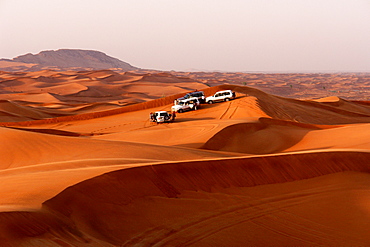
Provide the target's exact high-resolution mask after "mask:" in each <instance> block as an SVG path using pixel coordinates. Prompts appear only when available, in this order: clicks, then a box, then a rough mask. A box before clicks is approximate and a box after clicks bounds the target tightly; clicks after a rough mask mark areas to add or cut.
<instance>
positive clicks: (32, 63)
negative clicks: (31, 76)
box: [0, 49, 138, 71]
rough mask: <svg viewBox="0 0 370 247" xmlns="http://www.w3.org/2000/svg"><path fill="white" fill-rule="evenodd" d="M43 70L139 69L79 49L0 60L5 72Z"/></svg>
mask: <svg viewBox="0 0 370 247" xmlns="http://www.w3.org/2000/svg"><path fill="white" fill-rule="evenodd" d="M42 69H54V70H98V69H115V70H119V71H130V70H137V69H138V68H136V67H134V66H132V65H130V64H129V63H126V62H123V61H121V60H119V59H117V58H113V57H110V56H108V55H106V54H105V53H103V52H100V51H93V50H79V49H59V50H56V51H53V50H51V51H42V52H40V53H38V54H36V55H34V54H31V53H28V54H25V55H21V56H18V57H15V58H13V59H0V70H4V71H37V70H42Z"/></svg>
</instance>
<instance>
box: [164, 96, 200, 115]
mask: <svg viewBox="0 0 370 247" xmlns="http://www.w3.org/2000/svg"><path fill="white" fill-rule="evenodd" d="M199 105H200V102H199V100H198V99H197V98H190V99H184V100H177V101H175V105H173V106H172V107H171V110H172V111H173V112H178V113H181V112H184V111H191V110H197V109H198V108H199Z"/></svg>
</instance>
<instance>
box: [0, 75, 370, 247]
mask: <svg viewBox="0 0 370 247" xmlns="http://www.w3.org/2000/svg"><path fill="white" fill-rule="evenodd" d="M212 74H213V76H214V77H213V78H212V77H211V75H209V74H208V75H204V74H201V73H193V74H189V73H185V72H184V73H180V72H177V73H165V72H161V73H153V72H143V71H141V72H140V73H139V72H124V73H119V72H114V71H111V70H99V71H79V72H76V71H53V70H42V71H34V72H0V92H1V94H0V146H1V148H0V157H1V160H0V161H1V162H0V185H1V186H0V195H1V196H0V246H369V245H370V235H369V231H370V174H369V172H370V102H369V101H368V99H367V98H366V94H365V93H364V92H365V91H366V87H367V85H369V82H368V81H366V80H365V79H366V78H367V77H368V75H362V77H361V78H365V79H364V83H363V89H362V90H363V91H361V92H360V91H353V90H351V86H350V83H349V82H350V81H351V79H349V82H348V85H347V88H343V85H346V82H345V81H344V80H343V79H338V77H336V76H335V75H333V76H329V75H327V76H326V77H327V78H329V79H330V80H328V82H327V83H328V84H325V85H329V84H330V87H331V88H340V87H341V88H343V89H346V90H347V91H348V92H351V98H348V97H341V95H340V94H338V95H335V92H328V91H326V93H325V92H324V91H322V90H318V88H319V89H320V88H321V89H322V88H323V87H327V86H322V84H319V86H318V87H316V88H313V84H314V83H312V82H315V80H313V79H312V78H311V79H310V77H309V75H302V76H301V84H300V87H302V88H303V89H302V90H301V91H296V92H297V93H296V94H295V95H294V96H297V97H294V98H293V97H283V96H284V93H280V94H279V93H276V94H273V93H271V91H273V89H271V91H269V90H266V91H265V90H260V89H261V88H260V87H263V85H267V84H268V85H270V86H271V83H272V82H275V83H277V82H279V81H280V83H281V84H279V83H277V84H276V88H277V89H279V91H280V92H283V91H282V90H283V89H282V88H284V87H285V88H286V89H287V90H290V93H291V90H296V88H294V87H293V89H292V88H291V87H289V86H288V87H287V86H286V84H284V83H285V82H284V80H283V79H281V76H283V75H280V77H279V76H277V77H273V76H272V75H269V78H270V79H271V78H274V80H270V79H269V80H267V79H266V77H265V76H262V77H260V79H258V78H255V85H257V86H253V85H248V84H247V83H244V84H246V85H244V84H243V83H241V81H239V82H238V83H235V84H229V83H226V84H225V82H226V81H227V80H229V81H232V80H233V78H234V79H235V78H242V79H240V80H244V79H245V78H246V77H245V76H246V75H240V74H237V73H236V74H234V75H231V74H220V73H212ZM200 76H203V79H202V78H200ZM225 76H227V78H228V79H227V78H226V79H225ZM249 76H250V77H253V76H255V75H249ZM284 76H285V78H287V77H291V78H297V75H288V74H286V75H284ZM322 76H323V75H320V78H321V77H322ZM347 76H348V75H347ZM348 77H351V76H348ZM207 78H208V79H207ZM210 78H211V79H210ZM243 78H244V79H243ZM302 78H304V80H303V79H302ZM339 78H342V77H340V76H339ZM351 78H352V77H351ZM258 80H260V83H258ZM337 81H338V82H340V85H338V84H337V83H336V82H337ZM305 82H307V84H304V83H305ZM212 83H213V84H212ZM249 83H250V81H249ZM269 83H270V84H269ZM303 84H304V85H306V87H305V86H304V85H303ZM282 85H283V86H282ZM266 88H268V87H266ZM224 89H231V90H233V91H235V92H236V96H237V97H236V99H234V100H232V101H229V102H221V103H216V104H212V105H208V104H202V105H201V107H200V109H198V110H197V111H189V112H184V113H178V114H177V117H176V119H175V121H174V122H172V123H164V124H155V123H152V122H150V121H149V118H148V117H149V113H150V112H153V111H158V110H170V108H171V106H172V103H173V101H174V100H175V99H176V98H178V97H181V96H183V95H184V94H185V93H187V92H190V91H194V90H202V91H204V93H205V95H206V96H210V95H212V94H214V93H215V92H217V91H219V90H224ZM262 89H263V88H262ZM343 89H342V90H343ZM356 92H357V93H358V98H356ZM290 93H287V94H290ZM367 93H368V91H367ZM367 95H368V94H367ZM289 96H292V95H289Z"/></svg>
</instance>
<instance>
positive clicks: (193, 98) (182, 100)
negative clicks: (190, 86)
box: [177, 97, 199, 102]
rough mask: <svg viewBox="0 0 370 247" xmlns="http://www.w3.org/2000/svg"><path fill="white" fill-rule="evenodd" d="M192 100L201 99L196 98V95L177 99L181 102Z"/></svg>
mask: <svg viewBox="0 0 370 247" xmlns="http://www.w3.org/2000/svg"><path fill="white" fill-rule="evenodd" d="M192 100H196V101H199V99H198V98H196V97H192V98H188V99H180V100H177V101H179V102H187V101H192Z"/></svg>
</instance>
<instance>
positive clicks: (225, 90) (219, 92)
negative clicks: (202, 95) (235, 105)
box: [216, 89, 232, 93]
mask: <svg viewBox="0 0 370 247" xmlns="http://www.w3.org/2000/svg"><path fill="white" fill-rule="evenodd" d="M223 92H232V91H231V90H229V89H228V90H222V91H217V92H216V93H223Z"/></svg>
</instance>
